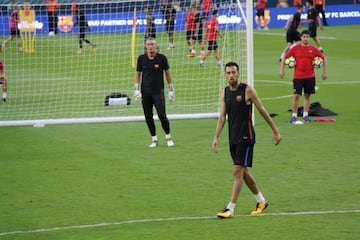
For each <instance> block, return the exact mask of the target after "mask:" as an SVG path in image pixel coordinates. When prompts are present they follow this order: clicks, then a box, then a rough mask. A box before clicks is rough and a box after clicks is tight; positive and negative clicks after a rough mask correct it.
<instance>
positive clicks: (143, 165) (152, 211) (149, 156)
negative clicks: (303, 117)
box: [0, 25, 360, 240]
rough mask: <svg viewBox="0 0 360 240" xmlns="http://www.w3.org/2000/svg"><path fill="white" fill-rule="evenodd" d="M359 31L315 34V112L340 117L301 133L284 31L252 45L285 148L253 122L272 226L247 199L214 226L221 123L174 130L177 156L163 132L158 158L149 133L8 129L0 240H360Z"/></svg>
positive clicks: (1, 166) (179, 124)
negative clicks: (293, 119) (321, 64)
mask: <svg viewBox="0 0 360 240" xmlns="http://www.w3.org/2000/svg"><path fill="white" fill-rule="evenodd" d="M358 28H359V26H357V25H356V26H355V25H354V26H330V27H328V28H326V29H325V30H324V31H322V32H320V31H319V36H320V39H321V42H322V46H323V48H324V50H325V53H326V55H327V57H328V61H329V66H328V67H329V69H328V77H329V78H328V80H326V81H322V80H321V79H320V71H321V70H317V73H318V77H317V85H318V86H319V91H318V92H317V94H315V95H314V96H313V98H312V102H315V101H319V102H321V104H322V105H323V106H324V107H325V108H329V109H331V110H333V111H335V112H337V113H338V115H337V116H335V117H336V120H337V121H336V122H334V123H315V122H312V123H310V124H304V125H291V124H289V123H288V120H289V118H290V114H289V112H288V111H287V110H288V109H290V105H291V84H290V83H291V76H292V71H291V70H289V69H288V70H286V76H285V78H284V79H280V78H279V77H278V73H279V63H278V57H279V55H280V53H281V51H282V50H283V48H284V46H285V37H284V35H285V33H284V31H283V30H282V29H271V30H270V31H269V32H255V33H254V54H255V56H254V60H255V87H256V89H257V91H258V94H259V95H260V97H261V98H262V100H263V103H264V105H265V107H266V108H267V110H268V111H269V112H270V113H277V114H278V116H277V117H275V118H274V120H275V122H276V123H277V125H278V127H279V129H280V132H281V134H282V137H283V141H282V142H281V144H280V145H279V146H274V145H273V143H272V142H271V136H272V135H271V131H270V129H269V127H268V126H267V125H266V124H265V122H264V121H263V120H262V119H261V118H260V116H259V114H257V113H256V114H255V118H256V125H255V128H256V132H257V140H258V141H257V144H256V147H255V159H254V167H253V169H252V173H253V174H254V176H255V177H256V179H257V181H258V184H259V186H260V188H261V190H262V192H263V193H264V195H265V197H266V198H267V199H268V201H269V203H270V205H269V208H268V209H266V210H265V212H264V214H262V215H260V216H256V217H251V216H249V212H250V211H251V210H252V209H253V208H254V207H255V199H254V197H253V196H252V195H251V193H250V191H249V190H248V189H247V188H246V187H244V188H243V190H242V192H241V194H240V198H239V201H238V204H237V207H236V210H235V211H236V212H235V214H236V216H235V217H234V218H233V219H226V220H219V219H217V218H216V217H215V214H216V213H217V212H218V211H220V210H222V208H223V207H224V206H225V205H226V204H227V202H228V200H229V197H230V191H231V185H232V175H231V174H232V173H231V169H232V165H231V160H230V156H229V151H228V144H227V130H226V129H224V131H223V135H222V136H221V141H220V148H219V153H218V154H217V155H214V154H213V153H212V151H211V143H212V139H213V133H214V130H215V126H216V119H202V120H173V121H171V128H172V135H173V139H174V141H175V147H173V148H168V147H166V145H165V141H163V139H164V137H163V132H162V130H161V127H160V125H159V123H158V122H157V128H158V135H159V139H160V145H159V147H158V148H156V149H149V148H148V147H147V146H148V144H149V143H150V137H149V133H148V130H147V128H146V125H145V123H144V122H123V123H102V124H78V125H69V124H68V125H47V126H45V127H44V128H33V127H30V126H24V127H0V239H1V240H10V239H11V240H20V239H21V240H24V239H26V240H35V239H36V240H49V239H52V240H57V239H59V240H70V239H76V240H82V239H83V240H99V239H131V240H132V239H134V240H135V239H184V240H185V239H186V240H188V239H356V238H358V237H359V235H360V230H359V221H360V208H359V206H358V204H359V200H360V191H359V189H360V182H359V179H360V175H359V172H360V171H359V170H360V169H359V156H360V143H359V142H360V141H359V140H360V139H359V136H360V127H359V120H360V107H359V101H358V100H357V98H358V93H359V91H360V80H359V74H360V70H359V66H360V58H359V56H360V50H359V39H360V35H359V31H358ZM12 45H15V44H12ZM74 50H75V51H76V48H75V49H74ZM69 51H70V50H69ZM210 60H212V61H213V59H212V57H211V58H210V59H209V62H210ZM39 68H41V66H39ZM209 69H210V68H209ZM40 70H41V69H37V70H36V71H40ZM127 74H129V76H127V77H133V72H131V73H127ZM130 87H131V86H129V88H130ZM199 91H200V89H199ZM9 94H10V93H9ZM101 94H102V93H101ZM99 96H100V94H99ZM101 96H102V95H101ZM209 97H213V98H218V93H214V96H209ZM176 101H181V98H180V96H179V97H178V99H176ZM24 104H25V102H24ZM3 107H4V106H3V105H1V106H0V109H1V108H3ZM87 107H88V106H87Z"/></svg>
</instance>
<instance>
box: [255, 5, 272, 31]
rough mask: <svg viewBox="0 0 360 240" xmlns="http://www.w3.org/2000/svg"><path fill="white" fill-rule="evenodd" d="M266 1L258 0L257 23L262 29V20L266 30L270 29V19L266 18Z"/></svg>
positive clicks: (259, 28)
mask: <svg viewBox="0 0 360 240" xmlns="http://www.w3.org/2000/svg"><path fill="white" fill-rule="evenodd" d="M266 2H267V0H257V5H256V16H257V18H256V24H257V29H258V30H261V21H263V22H264V28H263V29H264V30H265V31H267V30H269V28H268V21H267V20H266V19H265V8H266Z"/></svg>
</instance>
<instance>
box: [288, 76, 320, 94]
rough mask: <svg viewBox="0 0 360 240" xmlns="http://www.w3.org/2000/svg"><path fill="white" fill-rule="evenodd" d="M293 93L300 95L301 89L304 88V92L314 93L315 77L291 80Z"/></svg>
mask: <svg viewBox="0 0 360 240" xmlns="http://www.w3.org/2000/svg"><path fill="white" fill-rule="evenodd" d="M293 87H294V94H300V95H302V90H303V89H304V93H305V94H309V95H310V94H314V93H315V78H305V79H294V80H293Z"/></svg>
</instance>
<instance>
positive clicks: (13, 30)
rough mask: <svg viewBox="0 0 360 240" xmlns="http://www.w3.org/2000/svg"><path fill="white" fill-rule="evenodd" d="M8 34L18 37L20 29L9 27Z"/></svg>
mask: <svg viewBox="0 0 360 240" xmlns="http://www.w3.org/2000/svg"><path fill="white" fill-rule="evenodd" d="M10 36H14V37H17V38H19V37H20V30H19V29H18V28H11V29H10Z"/></svg>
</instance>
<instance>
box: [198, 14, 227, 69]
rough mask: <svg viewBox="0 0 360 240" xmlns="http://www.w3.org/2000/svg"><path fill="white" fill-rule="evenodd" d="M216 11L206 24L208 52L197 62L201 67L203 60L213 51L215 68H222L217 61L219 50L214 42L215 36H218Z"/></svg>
mask: <svg viewBox="0 0 360 240" xmlns="http://www.w3.org/2000/svg"><path fill="white" fill-rule="evenodd" d="M217 17H218V10H217V9H215V10H214V11H213V13H212V18H211V19H210V20H209V21H207V23H206V41H207V42H208V50H207V51H206V53H205V55H204V56H202V58H201V59H200V61H199V64H200V66H201V67H203V66H204V64H205V59H206V58H207V57H208V56H209V55H210V54H211V52H212V51H214V56H215V59H216V62H217V66H218V67H220V66H222V63H221V61H220V59H219V50H218V48H219V47H218V45H217V42H216V39H217V36H218V35H219V22H218V20H217Z"/></svg>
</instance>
